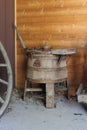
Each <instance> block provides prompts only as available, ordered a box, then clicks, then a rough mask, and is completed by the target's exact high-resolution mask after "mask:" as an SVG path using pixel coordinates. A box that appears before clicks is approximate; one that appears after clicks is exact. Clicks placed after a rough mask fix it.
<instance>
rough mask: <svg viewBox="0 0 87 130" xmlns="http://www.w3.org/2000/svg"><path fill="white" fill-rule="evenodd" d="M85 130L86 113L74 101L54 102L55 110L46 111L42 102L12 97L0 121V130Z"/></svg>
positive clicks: (61, 99)
mask: <svg viewBox="0 0 87 130" xmlns="http://www.w3.org/2000/svg"><path fill="white" fill-rule="evenodd" d="M58 129H59V130H87V112H86V111H85V109H84V108H83V107H82V106H81V105H79V104H78V103H76V102H75V101H68V100H67V99H65V98H63V97H62V98H60V99H58V100H56V108H54V109H46V108H45V107H44V105H43V103H42V101H39V100H34V99H30V100H29V99H27V100H26V102H24V101H22V100H21V99H20V98H19V97H18V95H14V94H13V96H12V100H11V103H10V105H9V108H8V110H7V112H6V113H5V114H4V116H3V117H2V118H1V119H0V130H58Z"/></svg>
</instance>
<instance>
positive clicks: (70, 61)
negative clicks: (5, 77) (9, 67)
mask: <svg viewBox="0 0 87 130" xmlns="http://www.w3.org/2000/svg"><path fill="white" fill-rule="evenodd" d="M16 1H17V2H16V7H17V8H16V21H17V27H18V29H19V31H20V33H21V36H22V38H23V40H24V42H25V45H26V46H27V47H29V48H33V47H37V48H38V47H41V46H43V45H44V44H45V43H48V44H50V45H51V46H52V48H54V49H57V48H78V53H77V54H76V55H74V56H68V57H67V65H68V77H69V84H70V95H75V91H76V89H77V87H78V86H79V84H80V82H84V83H87V82H86V79H87V78H86V77H87V0H50V2H49V0H26V1H24V0H16ZM16 55H17V65H16V66H17V67H16V75H17V81H16V85H17V86H20V87H24V79H25V76H26V61H27V58H26V56H25V54H24V51H23V49H22V48H21V45H20V43H19V41H18V39H17V53H16Z"/></svg>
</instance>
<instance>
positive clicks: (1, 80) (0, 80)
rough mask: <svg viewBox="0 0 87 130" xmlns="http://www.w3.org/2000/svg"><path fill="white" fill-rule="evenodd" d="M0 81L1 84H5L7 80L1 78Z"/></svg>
mask: <svg viewBox="0 0 87 130" xmlns="http://www.w3.org/2000/svg"><path fill="white" fill-rule="evenodd" d="M0 83H3V84H5V85H8V82H7V81H5V80H3V79H0Z"/></svg>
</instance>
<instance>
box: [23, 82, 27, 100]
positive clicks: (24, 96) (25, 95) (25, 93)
mask: <svg viewBox="0 0 87 130" xmlns="http://www.w3.org/2000/svg"><path fill="white" fill-rule="evenodd" d="M26 88H27V80H25V88H24V97H23V99H24V100H25V97H26Z"/></svg>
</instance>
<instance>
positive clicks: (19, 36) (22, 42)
mask: <svg viewBox="0 0 87 130" xmlns="http://www.w3.org/2000/svg"><path fill="white" fill-rule="evenodd" d="M14 28H15V30H16V33H17V35H18V38H19V40H20V43H21V46H22V47H23V49H24V50H25V49H27V47H26V46H25V44H24V41H23V39H22V37H21V35H20V33H19V31H18V29H17V27H16V25H14Z"/></svg>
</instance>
